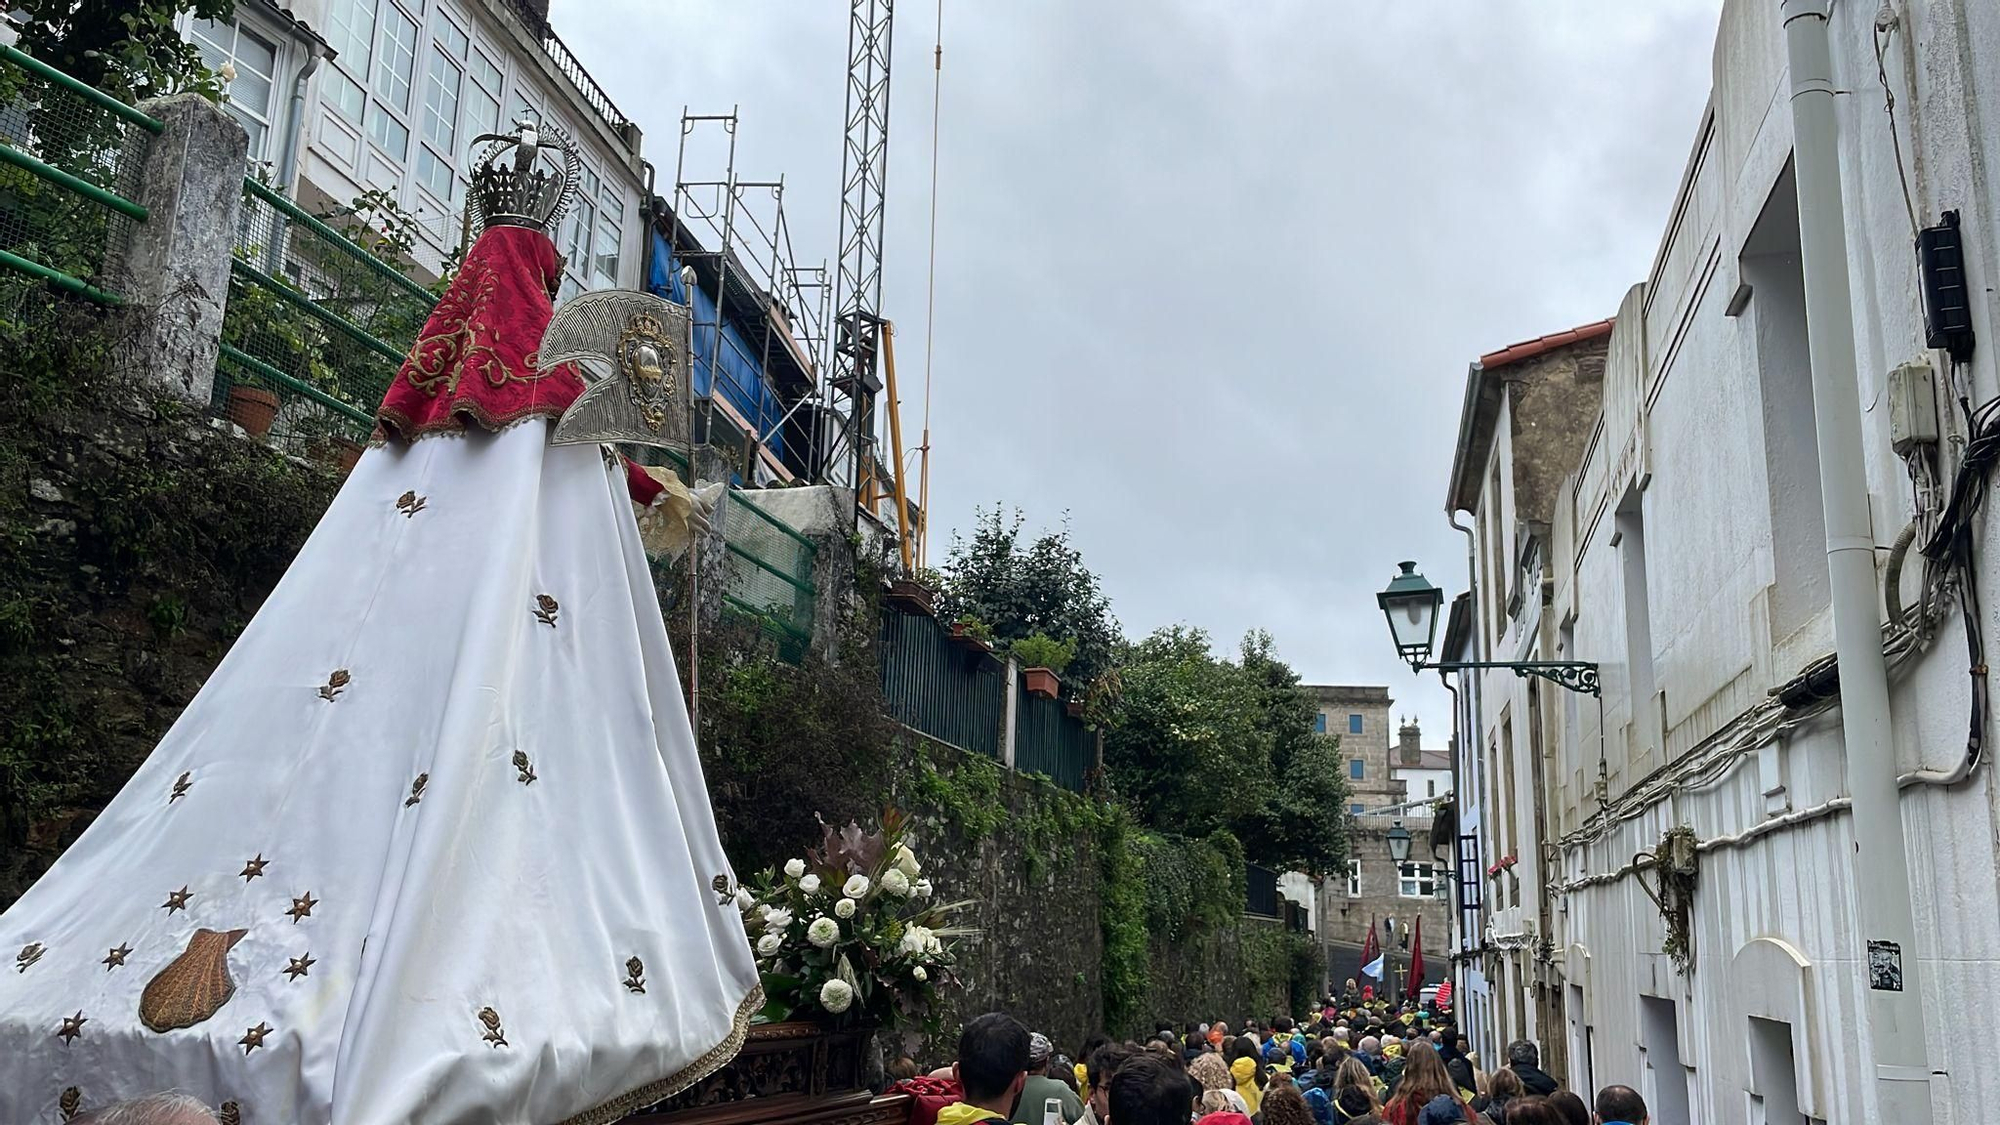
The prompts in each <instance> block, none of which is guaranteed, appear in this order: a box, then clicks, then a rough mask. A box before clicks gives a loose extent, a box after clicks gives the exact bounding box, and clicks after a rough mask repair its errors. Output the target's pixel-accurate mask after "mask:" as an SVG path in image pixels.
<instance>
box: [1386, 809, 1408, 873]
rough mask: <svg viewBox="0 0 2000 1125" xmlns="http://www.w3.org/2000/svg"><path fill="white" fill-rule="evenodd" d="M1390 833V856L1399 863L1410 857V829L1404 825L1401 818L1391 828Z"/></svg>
mask: <svg viewBox="0 0 2000 1125" xmlns="http://www.w3.org/2000/svg"><path fill="white" fill-rule="evenodd" d="M1388 835H1389V858H1390V859H1393V860H1395V861H1396V862H1397V863H1399V864H1400V863H1402V862H1403V861H1404V860H1407V859H1409V858H1410V830H1409V829H1407V828H1405V827H1403V822H1402V821H1400V820H1399V821H1397V822H1396V823H1395V826H1394V827H1392V828H1390V829H1389V834H1388Z"/></svg>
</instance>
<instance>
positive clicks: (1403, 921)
mask: <svg viewBox="0 0 2000 1125" xmlns="http://www.w3.org/2000/svg"><path fill="white" fill-rule="evenodd" d="M1306 690H1307V691H1309V692H1311V693H1312V694H1313V697H1314V699H1315V701H1316V702H1317V704H1318V707H1319V717H1318V719H1317V720H1316V722H1315V726H1316V727H1317V728H1318V729H1320V730H1321V731H1322V732H1323V733H1326V734H1331V735H1335V736H1337V737H1339V739H1340V746H1341V757H1342V760H1343V761H1344V762H1345V763H1346V774H1345V775H1344V776H1345V778H1346V781H1347V788H1348V798H1347V802H1348V804H1347V811H1348V814H1349V817H1350V822H1349V835H1348V855H1349V859H1348V869H1347V875H1346V877H1345V878H1340V877H1335V878H1331V879H1328V880H1326V881H1325V883H1324V884H1323V885H1322V886H1321V887H1320V891H1319V902H1318V904H1317V909H1316V910H1315V912H1314V925H1315V931H1316V933H1317V934H1318V935H1319V939H1320V945H1321V948H1322V949H1323V951H1324V952H1325V954H1326V964H1327V973H1328V975H1329V978H1330V983H1331V984H1332V985H1333V986H1335V987H1338V986H1339V985H1340V984H1341V982H1343V981H1344V980H1346V979H1347V978H1348V977H1356V978H1357V979H1359V969H1360V965H1361V960H1360V954H1361V949H1362V946H1363V945H1364V944H1365V943H1366V939H1367V936H1368V927H1369V926H1370V925H1374V926H1376V927H1377V937H1378V940H1380V941H1381V943H1382V945H1383V947H1384V948H1385V949H1386V950H1388V951H1389V953H1390V960H1391V961H1392V962H1393V963H1394V964H1395V965H1396V966H1397V969H1396V974H1395V980H1396V981H1397V982H1398V983H1399V984H1400V983H1401V982H1402V980H1403V979H1404V977H1403V972H1404V970H1405V968H1406V967H1407V965H1408V962H1409V954H1410V947H1411V946H1412V945H1413V944H1414V935H1415V931H1416V929H1417V926H1418V921H1419V919H1421V920H1422V933H1423V935H1424V941H1425V942H1426V945H1427V950H1426V954H1425V961H1426V965H1425V968H1426V973H1425V976H1426V978H1427V979H1429V980H1432V981H1436V980H1441V979H1443V975H1444V964H1445V956H1444V954H1445V949H1446V943H1445V937H1446V932H1447V931H1446V926H1447V925H1448V924H1449V910H1448V909H1447V903H1446V902H1445V900H1443V899H1440V898H1438V897H1437V886H1438V881H1439V880H1440V879H1443V878H1445V876H1446V871H1447V868H1446V864H1445V863H1444V861H1442V860H1440V861H1437V862H1436V864H1435V865H1433V862H1432V860H1431V857H1430V855H1429V852H1428V846H1427V845H1428V843H1429V840H1430V830H1431V817H1430V810H1429V809H1428V808H1427V807H1423V806H1419V807H1416V808H1410V809H1398V806H1401V805H1404V804H1406V803H1407V802H1409V801H1410V800H1411V799H1412V798H1411V796H1410V786H1409V779H1408V778H1406V777H1400V776H1398V771H1399V769H1400V768H1403V767H1402V763H1403V760H1404V758H1405V757H1411V759H1412V763H1413V765H1412V767H1411V768H1415V767H1418V766H1421V764H1422V759H1421V757H1419V756H1416V755H1417V754H1418V749H1417V747H1418V742H1419V740H1420V738H1421V733H1420V732H1419V731H1418V729H1417V727H1416V725H1415V724H1413V723H1408V722H1406V723H1404V724H1402V726H1401V727H1400V728H1399V727H1397V726H1396V725H1395V724H1394V723H1393V722H1392V719H1391V715H1392V710H1391V703H1392V702H1393V701H1392V700H1391V698H1390V696H1389V689H1388V688H1385V687H1355V686H1332V685H1308V686H1307V687H1306ZM1392 734H1394V735H1396V736H1397V738H1398V740H1399V742H1398V744H1392V743H1391V741H1390V739H1391V735H1392ZM1447 768H1448V767H1447ZM1418 799H1422V794H1421V793H1419V794H1418ZM1398 822H1400V823H1401V824H1402V825H1403V827H1404V828H1405V829H1406V830H1408V831H1409V833H1410V836H1411V838H1412V845H1411V849H1410V860H1409V862H1408V863H1406V864H1401V865H1399V864H1397V863H1396V862H1394V861H1393V860H1392V859H1391V858H1390V855H1389V843H1388V833H1389V830H1390V829H1391V828H1392V827H1394V826H1395V825H1396V824H1397V823H1398ZM1362 983H1368V982H1367V981H1365V980H1364V981H1363V982H1362ZM1380 986H1381V985H1380V982H1378V987H1380Z"/></svg>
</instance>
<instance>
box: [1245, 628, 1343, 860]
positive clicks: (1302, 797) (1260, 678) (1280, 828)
mask: <svg viewBox="0 0 2000 1125" xmlns="http://www.w3.org/2000/svg"><path fill="white" fill-rule="evenodd" d="M1238 667H1239V668H1240V670H1241V673H1242V675H1243V676H1244V677H1246V678H1247V679H1248V680H1249V681H1250V691H1251V692H1252V694H1253V695H1254V696H1255V698H1256V702H1257V724H1258V728H1259V733H1260V735H1261V737H1262V738H1263V739H1264V740H1265V744H1266V745H1267V746H1268V747H1269V750H1270V762H1271V777H1272V788H1273V790H1274V791H1275V797H1274V798H1273V799H1272V800H1271V801H1269V802H1267V803H1266V804H1265V805H1264V806H1263V808H1262V809H1261V810H1259V811H1258V812H1257V813H1256V814H1253V815H1252V816H1251V817H1250V818H1249V819H1247V820H1245V821H1243V822H1242V823H1241V824H1239V826H1238V827H1237V830H1236V831H1237V835H1238V836H1239V837H1241V838H1242V840H1243V846H1244V849H1245V850H1246V851H1248V852H1249V853H1250V854H1251V855H1252V856H1256V857H1260V858H1259V862H1261V863H1264V864H1266V865H1268V866H1272V867H1277V868H1280V869H1286V868H1291V869H1297V870H1300V871H1304V872H1306V873H1307V874H1309V875H1313V876H1323V875H1327V874H1329V873H1331V872H1334V871H1339V870H1342V869H1344V868H1345V867H1346V865H1347V835H1346V819H1345V813H1344V810H1345V809H1346V807H1347V782H1346V779H1345V774H1344V773H1342V770H1343V768H1344V766H1343V762H1342V759H1341V755H1340V739H1339V737H1338V736H1336V735H1325V734H1318V733H1315V732H1314V730H1313V720H1314V716H1315V715H1316V714H1317V713H1318V707H1317V705H1316V704H1315V703H1314V701H1313V698H1312V696H1311V695H1310V694H1309V693H1307V692H1306V691H1305V689H1304V688H1302V687H1301V686H1300V685H1299V674H1298V673H1297V672H1295V671H1293V670H1292V666H1291V665H1289V664H1287V663H1285V662H1284V661H1283V660H1280V659H1278V655H1277V652H1276V651H1275V648H1274V646H1273V644H1272V641H1271V634H1269V633H1267V632H1264V631H1263V630H1261V629H1259V630H1256V631H1254V632H1252V633H1250V634H1249V635H1247V636H1245V637H1244V638H1243V646H1242V652H1241V662H1240V664H1239V665H1238Z"/></svg>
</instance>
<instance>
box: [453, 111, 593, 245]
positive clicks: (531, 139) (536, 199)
mask: <svg viewBox="0 0 2000 1125" xmlns="http://www.w3.org/2000/svg"><path fill="white" fill-rule="evenodd" d="M472 143H473V144H475V145H478V144H484V145H485V146H486V147H485V148H484V149H482V150H480V153H479V156H478V158H477V159H476V160H474V161H473V166H472V192H471V203H470V206H471V207H472V223H473V226H474V228H475V229H476V230H479V231H484V230H486V229H487V228H488V227H502V226H506V227H532V228H534V229H536V230H539V231H542V232H543V233H545V234H550V235H553V234H554V232H555V228H556V224H557V223H559V222H561V221H562V217H563V216H564V215H565V214H567V213H568V212H569V208H570V204H571V203H573V202H575V200H576V186H577V184H578V183H579V182H580V181H581V180H582V178H583V160H582V158H581V157H579V156H578V155H577V151H576V142H574V141H572V140H571V139H570V136H569V134H568V133H566V132H564V131H563V129H562V126H560V125H557V124H556V123H555V122H553V121H541V122H537V121H535V120H534V119H532V118H528V117H523V118H521V119H520V120H518V121H516V122H514V131H513V132H512V133H486V134H484V135H481V136H478V137H474V138H473V140H472ZM503 158H505V159H503Z"/></svg>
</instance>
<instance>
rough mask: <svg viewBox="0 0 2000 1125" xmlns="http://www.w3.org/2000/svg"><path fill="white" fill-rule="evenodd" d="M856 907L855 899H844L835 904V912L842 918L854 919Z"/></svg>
mask: <svg viewBox="0 0 2000 1125" xmlns="http://www.w3.org/2000/svg"><path fill="white" fill-rule="evenodd" d="M854 905H855V904H854V900H853V899H851V898H844V899H841V900H840V901H839V902H836V903H834V904H833V912H834V913H835V914H838V915H840V916H841V917H842V918H852V917H854Z"/></svg>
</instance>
